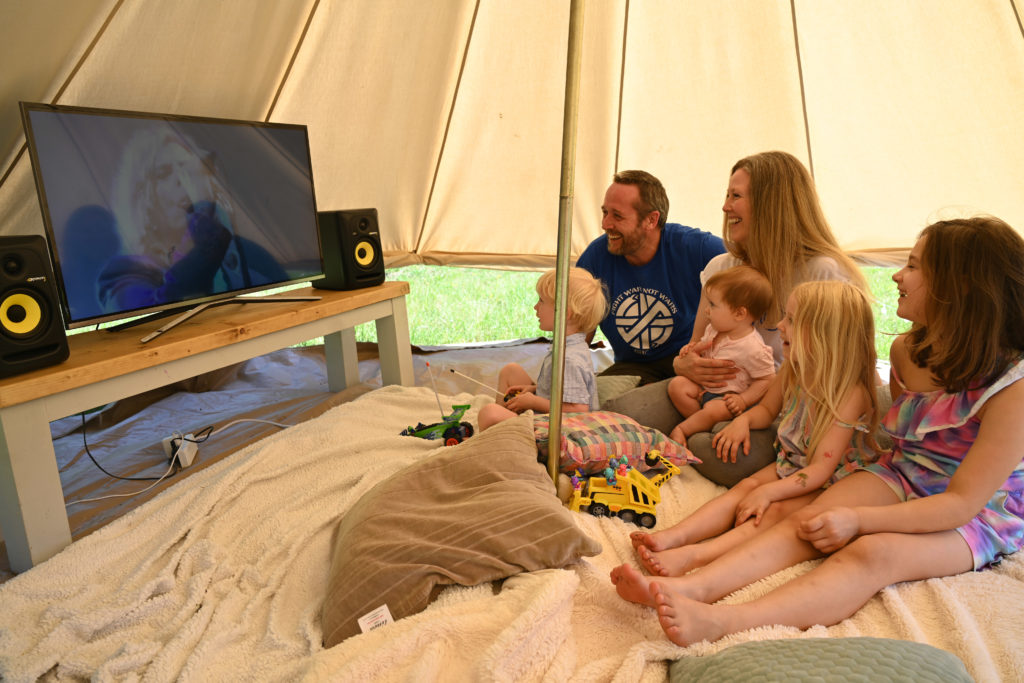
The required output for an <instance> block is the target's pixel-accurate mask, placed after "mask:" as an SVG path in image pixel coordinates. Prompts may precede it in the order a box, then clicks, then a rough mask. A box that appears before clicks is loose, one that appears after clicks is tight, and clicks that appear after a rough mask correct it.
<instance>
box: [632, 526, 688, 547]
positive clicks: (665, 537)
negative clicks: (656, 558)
mask: <svg viewBox="0 0 1024 683" xmlns="http://www.w3.org/2000/svg"><path fill="white" fill-rule="evenodd" d="M671 532H672V529H666V530H664V531H655V532H654V533H653V534H649V533H647V532H646V531H634V532H633V533H631V534H630V535H629V542H630V543H632V544H633V548H634V549H636V550H640V548H641V547H643V548H648V549H649V550H654V551H660V550H668V549H669V548H674V547H676V546H677V545H683V544H684V543H685V542H686V541H685V539H684V538H681V537H679V535H678V534H673V533H671Z"/></svg>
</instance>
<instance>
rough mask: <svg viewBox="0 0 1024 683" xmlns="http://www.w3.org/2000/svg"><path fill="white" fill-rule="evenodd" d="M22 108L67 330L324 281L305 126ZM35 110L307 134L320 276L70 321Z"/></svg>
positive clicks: (27, 105)
mask: <svg viewBox="0 0 1024 683" xmlns="http://www.w3.org/2000/svg"><path fill="white" fill-rule="evenodd" d="M18 104H19V108H20V112H21V119H22V126H23V128H24V131H25V141H26V144H27V146H28V150H29V157H30V160H31V166H32V178H33V180H34V182H35V186H36V194H37V197H38V200H39V208H40V211H41V212H42V216H43V227H44V229H45V231H46V242H47V248H48V250H49V253H50V259H51V261H52V265H53V272H54V277H55V278H56V285H57V291H58V297H59V307H60V314H61V318H62V319H63V323H64V328H65V329H67V330H73V329H79V328H84V327H89V326H93V325H100V324H103V323H110V322H117V321H126V320H130V319H134V318H139V319H142V318H145V317H150V316H152V315H153V314H160V315H168V314H174V313H177V312H179V311H186V310H188V309H191V308H194V307H196V306H199V305H202V304H207V303H213V302H218V301H221V300H227V299H232V298H234V297H237V296H239V295H243V294H254V293H258V292H264V291H267V290H271V289H280V288H284V287H291V286H293V285H297V284H301V283H304V282H312V281H316V280H320V279H323V277H324V260H323V244H322V242H321V239H320V230H319V227H318V223H317V205H316V188H315V185H314V182H313V160H312V153H311V151H310V144H309V131H308V128H307V127H306V126H305V125H304V124H299V123H281V122H271V121H251V120H246V119H233V118H220V117H212V116H196V115H188V114H166V113H159V112H145V111H134V110H128V109H107V108H102V107H84V106H77V105H63V104H46V103H43V102H24V101H23V102H19V103H18ZM33 111H43V112H56V113H67V114H83V115H92V116H107V117H120V118H129V119H149V120H154V121H166V122H169V123H177V122H184V123H203V124H214V125H227V126H249V127H261V128H279V129H288V130H299V131H301V132H302V134H303V136H304V138H305V141H306V145H305V147H306V163H307V165H308V167H309V189H310V201H311V206H312V216H311V220H312V225H311V226H310V230H311V231H312V232H313V234H314V235H315V236H316V241H317V242H316V243H317V251H318V257H319V262H320V267H319V271H318V273H316V274H314V275H312V276H303V277H299V278H294V279H289V280H282V281H280V282H273V283H266V284H261V285H254V286H252V287H243V288H238V289H231V290H229V291H225V292H217V293H215V294H209V295H200V296H195V297H191V298H188V299H183V300H181V301H171V302H167V303H162V304H153V305H148V306H141V307H139V308H133V309H125V310H122V311H118V312H116V313H105V314H100V315H95V316H90V317H88V318H83V319H81V320H76V321H73V320H72V319H71V304H70V301H69V299H68V293H67V289H66V286H65V282H64V274H63V270H62V268H61V259H60V254H59V251H58V248H57V245H56V242H57V231H56V230H55V228H54V225H53V220H52V217H51V215H50V206H49V202H48V200H47V196H46V187H45V182H44V179H43V176H42V170H41V169H40V163H39V155H38V150H37V149H36V141H35V135H34V132H33V129H32V122H31V119H30V116H29V115H30V113H31V112H33Z"/></svg>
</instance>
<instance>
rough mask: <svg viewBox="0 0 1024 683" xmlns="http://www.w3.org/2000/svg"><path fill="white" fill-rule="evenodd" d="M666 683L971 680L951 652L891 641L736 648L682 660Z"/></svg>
mask: <svg viewBox="0 0 1024 683" xmlns="http://www.w3.org/2000/svg"><path fill="white" fill-rule="evenodd" d="M668 680H669V681H670V683H684V682H685V683H692V682H694V681H702V682H704V683H711V682H712V681H715V682H721V683H726V682H727V681H794V682H801V681H807V682H808V683H809V682H810V681H814V682H815V683H830V682H834V683H846V681H915V682H916V681H935V682H945V683H967V682H968V681H971V680H973V679H972V678H971V677H970V676H969V675H968V673H967V669H966V667H964V663H963V662H962V661H960V658H959V657H957V656H956V655H954V654H953V653H951V652H947V651H945V650H940V649H938V648H936V647H932V646H931V645H925V644H924V643H915V642H912V641H909V640H892V639H889V638H866V637H865V638H794V639H792V640H761V641H750V642H746V643H740V644H739V645H734V646H732V647H728V648H726V649H724V650H720V651H719V652H716V653H715V654H713V655H708V656H705V657H683V658H682V659H678V660H676V661H674V662H672V664H670V665H669V667H668Z"/></svg>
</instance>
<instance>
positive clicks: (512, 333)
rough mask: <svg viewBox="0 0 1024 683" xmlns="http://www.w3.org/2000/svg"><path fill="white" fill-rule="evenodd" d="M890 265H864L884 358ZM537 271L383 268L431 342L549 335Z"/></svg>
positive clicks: (891, 315)
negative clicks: (403, 288) (401, 285)
mask: <svg viewBox="0 0 1024 683" xmlns="http://www.w3.org/2000/svg"><path fill="white" fill-rule="evenodd" d="M895 271H896V269H895V268H864V275H865V277H866V278H867V279H868V284H869V286H870V288H871V291H872V292H873V293H874V296H875V302H874V312H875V326H876V328H877V330H876V331H877V335H876V341H875V347H876V349H877V351H878V357H879V358H883V359H886V360H887V359H888V358H889V346H890V344H891V343H892V333H898V332H900V331H902V330H905V329H906V328H907V323H906V322H905V321H903V320H900V319H899V318H897V317H896V285H895V284H893V282H892V274H893V273H894V272H895ZM538 276H539V273H538V272H534V271H502V270H488V269H482V268H456V267H452V266H406V267H403V268H394V269H391V270H388V273H387V277H388V279H389V280H405V281H406V282H408V283H409V287H410V289H411V293H410V295H409V297H408V299H407V306H408V309H409V336H410V338H411V340H412V343H413V344H417V345H420V346H436V345H445V344H462V343H466V342H488V341H503V340H507V339H529V338H532V337H539V336H550V335H546V334H545V333H544V332H541V330H540V328H539V327H537V318H536V316H535V315H534V313H533V305H534V304H535V303H536V302H537V290H536V289H535V288H534V287H535V285H536V284H537V278H538ZM356 339H357V340H358V341H376V340H377V330H376V328H375V327H374V325H373V323H368V324H366V325H360V326H359V327H357V328H356Z"/></svg>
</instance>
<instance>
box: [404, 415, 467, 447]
mask: <svg viewBox="0 0 1024 683" xmlns="http://www.w3.org/2000/svg"><path fill="white" fill-rule="evenodd" d="M467 410H469V406H468V405H461V406H452V413H451V415H443V416H442V417H444V420H443V421H441V422H435V423H433V424H429V425H425V424H423V423H422V422H420V423H419V424H418V425H416V426H415V427H406V428H405V429H403V430H402V432H401V434H402V436H416V437H419V438H421V439H444V445H445V446H454V445H455V444H458V443H462V442H463V441H465V440H466V439H468V438H469V437H471V436H473V425H471V424H470V423H468V422H459V420H461V419H462V416H463V415H464V414H465V412H466V411H467Z"/></svg>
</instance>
